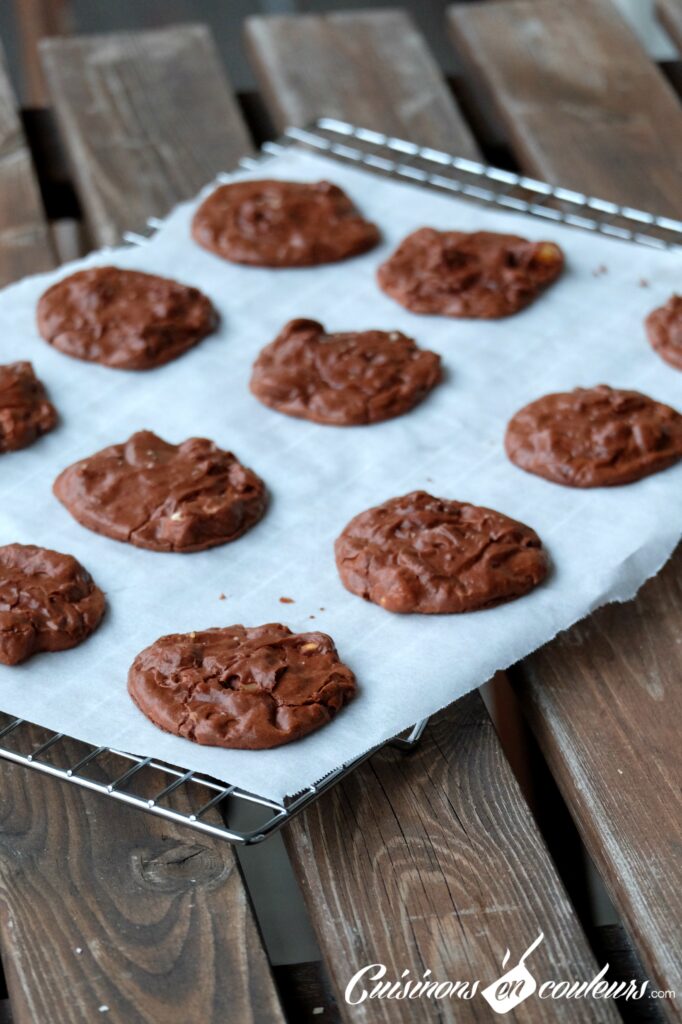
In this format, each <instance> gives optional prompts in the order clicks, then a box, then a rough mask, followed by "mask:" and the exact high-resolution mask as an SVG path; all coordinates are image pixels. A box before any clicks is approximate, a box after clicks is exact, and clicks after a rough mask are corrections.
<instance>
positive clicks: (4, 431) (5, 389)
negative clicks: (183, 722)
mask: <svg viewBox="0 0 682 1024" xmlns="http://www.w3.org/2000/svg"><path fill="white" fill-rule="evenodd" d="M56 425H57V412H56V409H55V407H54V406H53V405H52V403H51V402H50V401H49V400H48V397H47V392H46V391H45V387H44V386H43V384H42V382H41V381H39V380H38V378H37V377H36V375H35V373H34V372H33V367H32V366H31V364H30V363H8V364H7V365H6V366H0V453H2V452H14V451H17V450H18V449H19V448H26V447H27V446H28V445H30V444H33V442H34V441H35V440H37V438H39V437H41V436H42V435H43V434H47V433H48V431H50V430H52V429H53V428H54V427H55V426H56Z"/></svg>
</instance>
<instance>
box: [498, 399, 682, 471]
mask: <svg viewBox="0 0 682 1024" xmlns="http://www.w3.org/2000/svg"><path fill="white" fill-rule="evenodd" d="M504 446H505V449H506V452H507V455H508V456H509V458H510V459H511V461H512V462H513V463H514V464H515V465H517V466H519V467H520V468H521V469H525V470H526V472H528V473H534V474H535V475H536V476H541V477H544V479H545V480H551V481H552V482H553V483H557V484H565V485H566V486H567V487H613V486H617V485H619V484H629V483H633V482H635V481H636V480H641V479H642V478H643V477H645V476H650V475H651V474H652V473H658V472H659V471H660V470H663V469H667V468H668V467H669V466H672V465H673V464H674V463H675V462H677V461H678V460H679V459H680V458H682V416H681V415H680V414H679V413H678V412H676V411H675V409H672V408H671V407H670V406H669V405H663V404H662V403H661V402H656V401H654V400H653V399H652V398H648V397H647V395H642V394H640V393H639V391H622V390H618V389H616V388H611V387H608V385H606V384H600V385H598V386H597V387H594V388H576V389H575V390H574V391H567V392H560V393H557V394H552V395H544V396H543V397H542V398H538V399H537V400H536V401H535V402H531V403H530V404H529V405H526V406H524V407H523V409H520V410H519V411H518V412H517V413H516V414H515V415H514V416H513V417H512V418H511V420H510V421H509V425H508V427H507V432H506V435H505V439H504Z"/></svg>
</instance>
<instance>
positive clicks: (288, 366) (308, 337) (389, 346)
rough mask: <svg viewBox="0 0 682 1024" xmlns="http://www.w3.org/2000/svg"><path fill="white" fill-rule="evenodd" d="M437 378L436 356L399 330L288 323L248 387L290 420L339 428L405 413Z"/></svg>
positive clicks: (260, 361)
mask: <svg viewBox="0 0 682 1024" xmlns="http://www.w3.org/2000/svg"><path fill="white" fill-rule="evenodd" d="M440 379H441V369H440V356H438V355H436V353H435V352H428V351H426V350H424V349H420V348H418V347H417V345H416V344H415V342H414V341H413V340H412V338H408V337H407V336H406V335H404V334H401V333H400V332H399V331H391V332H388V331H359V332H356V331H353V332H349V333H346V334H325V332H324V327H323V326H322V324H319V323H317V322H316V321H315V320H291V321H290V322H289V323H288V324H287V325H286V327H285V328H284V330H283V331H282V332H281V333H280V335H279V336H278V337H277V338H275V340H274V341H273V342H272V343H271V344H270V345H267V346H266V348H264V349H263V350H262V352H261V353H260V355H259V356H258V359H257V360H256V362H255V364H254V368H253V375H252V377H251V390H252V392H253V393H254V395H255V396H256V398H259V399H260V401H261V402H263V404H264V405H269V406H270V407H271V408H272V409H278V410H279V412H284V413H287V415H289V416H298V417H300V418H302V419H307V420H314V421H315V422H316V423H332V424H336V425H337V426H342V427H346V426H351V425H353V424H361V423H377V422H378V421H379V420H387V419H390V418H391V417H392V416H400V415H401V413H404V412H408V410H410V409H412V408H413V406H415V405H417V404H418V403H419V402H421V400H422V399H423V398H424V397H425V396H426V395H427V394H428V392H429V391H431V389H432V388H434V387H435V386H436V384H438V382H439V381H440Z"/></svg>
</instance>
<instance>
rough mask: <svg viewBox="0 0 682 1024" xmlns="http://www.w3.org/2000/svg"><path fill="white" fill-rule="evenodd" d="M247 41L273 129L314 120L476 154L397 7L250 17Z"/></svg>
mask: <svg viewBox="0 0 682 1024" xmlns="http://www.w3.org/2000/svg"><path fill="white" fill-rule="evenodd" d="M246 39H247V44H248V47H249V51H250V53H251V55H252V60H253V65H254V68H255V71H256V73H257V75H258V80H259V83H260V85H261V90H262V92H263V93H264V95H265V97H266V100H267V103H268V108H269V110H270V113H271V116H272V118H273V120H274V122H275V124H276V126H277V128H278V129H279V130H281V129H282V128H283V127H284V126H285V125H287V124H294V125H299V126H301V125H306V124H308V123H309V122H311V121H313V120H315V119H316V118H317V117H321V116H326V117H338V118H341V119H343V120H347V121H352V122H353V123H355V124H358V125H361V126H362V127H364V128H373V129H374V130H376V131H382V132H386V133H387V134H391V135H396V136H398V137H403V138H407V139H410V140H411V141H413V142H417V143H419V144H421V145H424V146H438V147H441V148H443V147H445V148H447V149H449V150H451V151H452V152H456V153H459V154H461V155H462V156H470V157H473V156H475V155H476V143H475V142H474V139H473V136H472V134H471V132H470V130H469V128H468V126H467V125H466V122H465V121H464V119H463V117H462V115H461V114H460V112H459V110H458V109H457V107H456V105H455V103H454V101H453V98H452V95H451V94H450V91H449V89H448V87H447V85H446V83H445V81H444V79H443V77H442V75H441V73H440V71H439V69H438V66H437V64H436V62H435V61H434V59H433V57H432V56H431V54H430V53H429V50H428V48H427V46H426V43H425V42H424V39H423V37H422V35H421V34H420V33H419V32H418V30H417V29H416V28H415V26H414V23H413V22H412V19H411V18H410V17H409V15H408V14H406V13H405V12H404V11H402V10H382V11H379V10H377V11H352V12H342V13H336V14H322V15H312V14H311V15H300V16H271V17H252V18H249V19H248V20H247V22H246Z"/></svg>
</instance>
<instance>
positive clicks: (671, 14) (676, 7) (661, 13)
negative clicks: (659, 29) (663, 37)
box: [654, 0, 682, 50]
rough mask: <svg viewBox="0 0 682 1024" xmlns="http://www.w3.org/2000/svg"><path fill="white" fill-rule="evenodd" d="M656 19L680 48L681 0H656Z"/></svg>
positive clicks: (680, 48)
mask: <svg viewBox="0 0 682 1024" xmlns="http://www.w3.org/2000/svg"><path fill="white" fill-rule="evenodd" d="M654 6H655V8H656V14H657V15H658V20H659V21H660V22H661V24H662V25H663V28H664V29H665V30H666V32H667V33H668V35H669V36H670V38H671V39H672V41H673V42H674V44H675V46H676V47H677V49H678V50H682V0H656V2H655V4H654Z"/></svg>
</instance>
